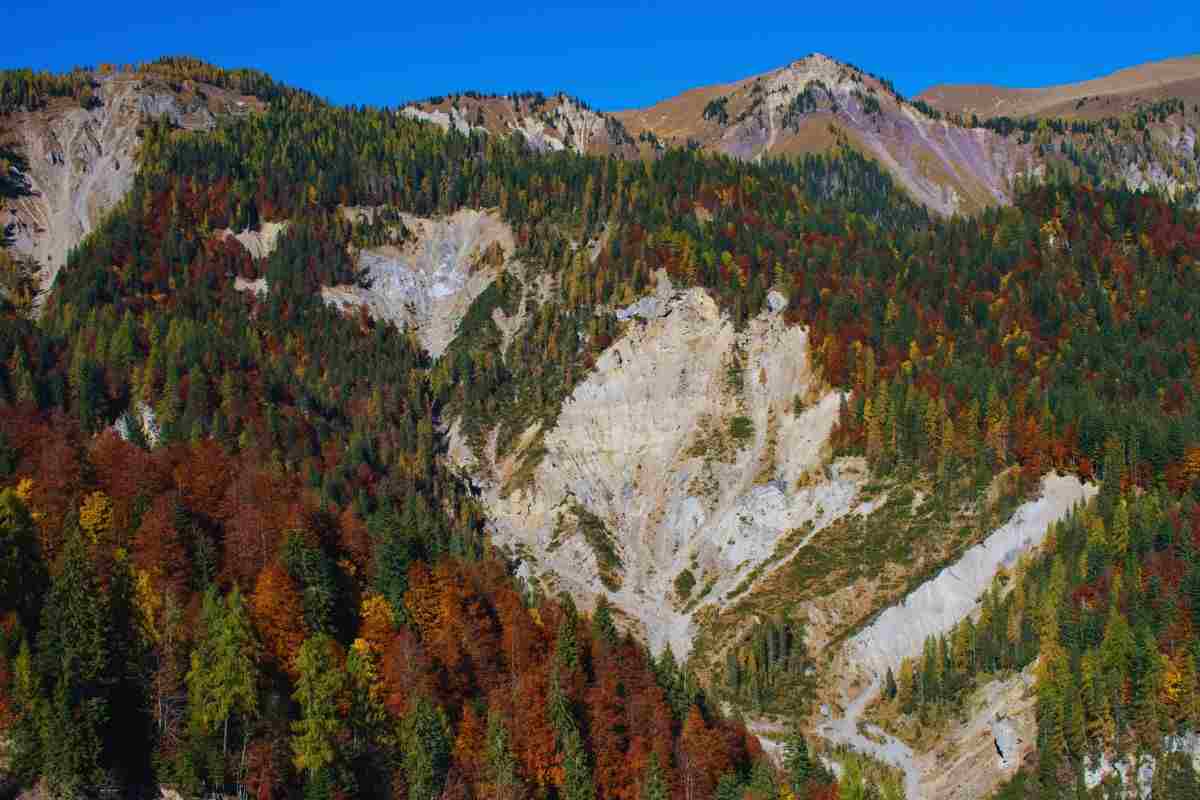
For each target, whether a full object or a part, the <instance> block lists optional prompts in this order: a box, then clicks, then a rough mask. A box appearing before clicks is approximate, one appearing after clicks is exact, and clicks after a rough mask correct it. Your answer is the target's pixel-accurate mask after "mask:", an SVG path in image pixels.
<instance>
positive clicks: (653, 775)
mask: <svg viewBox="0 0 1200 800" xmlns="http://www.w3.org/2000/svg"><path fill="white" fill-rule="evenodd" d="M670 796H671V795H670V792H669V790H668V788H667V783H666V780H664V778H663V770H662V764H660V763H659V760H658V755H657V754H656V755H653V756H651V758H650V763H649V765H648V766H647V767H646V771H645V774H644V775H643V777H642V792H641V794H640V795H639V800H668V798H669V797H670Z"/></svg>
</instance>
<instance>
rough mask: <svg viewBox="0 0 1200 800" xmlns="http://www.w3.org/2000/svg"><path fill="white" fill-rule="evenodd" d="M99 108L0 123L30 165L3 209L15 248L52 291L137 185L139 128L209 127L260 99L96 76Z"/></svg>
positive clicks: (72, 107)
mask: <svg viewBox="0 0 1200 800" xmlns="http://www.w3.org/2000/svg"><path fill="white" fill-rule="evenodd" d="M96 79H97V80H98V82H99V88H98V89H97V92H96V96H97V98H98V99H99V101H100V102H99V103H98V104H97V105H96V106H95V107H93V108H90V109H85V108H82V107H80V106H79V105H78V104H76V103H74V102H68V101H62V102H59V103H57V104H55V105H52V106H51V107H49V108H46V109H42V110H39V111H34V112H21V113H16V114H13V115H11V116H9V117H7V118H4V119H0V129H2V130H3V131H4V132H5V134H6V136H7V137H8V138H9V139H11V140H13V141H14V142H15V145H16V148H17V150H18V151H19V152H20V153H21V154H22V155H23V156H24V157H25V158H26V160H27V161H28V166H29V168H28V171H27V172H26V173H25V174H24V178H25V180H26V182H27V184H28V187H29V193H28V194H27V195H26V196H24V197H19V198H16V199H15V200H13V201H12V202H10V203H9V204H8V207H7V208H4V209H0V225H9V224H11V225H12V226H13V237H14V243H15V246H16V249H17V250H18V251H20V252H22V253H26V254H28V255H31V256H33V257H34V258H35V259H36V260H37V261H38V262H39V263H40V264H41V265H42V278H43V281H44V285H45V286H46V287H49V286H50V284H51V283H53V281H54V277H55V275H57V274H58V270H59V269H60V268H61V267H62V265H63V264H64V263H65V262H66V259H67V254H68V253H69V252H70V250H71V248H73V247H74V246H75V245H77V244H79V242H80V241H81V240H82V239H83V237H84V236H86V235H87V234H88V233H90V232H91V231H92V230H93V229H94V228H95V227H96V225H97V224H98V223H99V221H100V220H101V219H102V218H103V216H104V215H105V214H106V213H107V212H108V210H109V209H111V208H112V207H113V206H114V205H116V204H117V203H118V202H119V201H120V200H121V198H122V197H124V196H125V193H126V192H128V191H129V188H130V186H132V184H133V178H134V174H135V173H136V171H137V163H136V157H137V149H138V142H139V138H138V128H139V126H140V125H141V123H142V122H143V121H144V120H146V119H149V118H156V117H164V116H165V117H167V118H168V119H170V121H171V123H172V124H173V125H176V126H178V127H181V128H187V129H208V128H211V127H212V126H213V125H214V124H215V123H216V119H217V117H218V116H220V115H222V114H241V113H250V112H251V111H252V110H253V109H254V108H255V107H256V106H257V101H255V100H253V98H240V97H238V96H235V95H232V94H231V93H229V92H225V91H223V90H220V89H216V88H214V87H211V86H200V85H191V84H189V85H186V86H184V87H182V88H172V87H169V86H167V85H166V84H164V83H162V82H159V81H154V80H149V79H143V78H141V77H137V76H130V75H123V74H118V75H105V76H96Z"/></svg>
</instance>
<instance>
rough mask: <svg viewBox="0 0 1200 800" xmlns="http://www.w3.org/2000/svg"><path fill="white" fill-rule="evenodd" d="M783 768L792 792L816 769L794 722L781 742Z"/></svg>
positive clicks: (806, 744)
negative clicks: (789, 731)
mask: <svg viewBox="0 0 1200 800" xmlns="http://www.w3.org/2000/svg"><path fill="white" fill-rule="evenodd" d="M783 769H784V772H785V773H786V774H787V779H788V782H789V783H790V784H791V786H792V791H793V792H799V791H800V787H801V786H803V785H804V783H805V782H806V781H808V779H809V778H811V777H813V775H814V774H816V771H817V765H816V763H815V762H814V761H813V759H812V756H811V755H810V754H809V752H808V742H807V741H805V739H804V734H803V733H801V731H800V726H799V724H796V725H795V726H794V727H793V728H792V731H791V733H789V734H788V737H787V739H786V740H785V741H784V743H783Z"/></svg>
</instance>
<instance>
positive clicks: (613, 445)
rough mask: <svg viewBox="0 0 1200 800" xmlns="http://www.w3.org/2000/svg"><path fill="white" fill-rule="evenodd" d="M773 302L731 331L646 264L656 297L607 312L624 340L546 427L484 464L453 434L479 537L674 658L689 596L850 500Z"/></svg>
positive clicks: (833, 401) (812, 384) (849, 478)
mask: <svg viewBox="0 0 1200 800" xmlns="http://www.w3.org/2000/svg"><path fill="white" fill-rule="evenodd" d="M772 300H773V302H772V308H773V309H776V310H768V311H766V312H764V313H763V314H762V315H761V316H759V317H758V318H756V319H754V320H753V321H752V322H751V323H750V325H749V326H747V329H746V330H744V331H741V332H739V331H736V330H735V329H734V327H733V325H732V323H731V322H730V321H729V320H728V319H726V318H725V317H723V316H722V315H721V314H720V313H719V311H718V309H717V307H716V304H715V303H714V302H713V300H712V298H711V297H709V296H708V294H707V293H706V292H705V291H704V290H702V289H690V290H687V291H675V290H674V289H673V288H672V287H671V286H670V284H669V282H667V281H666V279H665V277H660V283H659V288H658V291H657V293H656V294H654V295H652V296H649V297H647V298H644V299H643V300H641V301H639V302H638V303H636V304H635V305H634V306H631V307H629V308H627V309H623V310H621V311H619V312H618V317H619V318H623V319H625V320H626V321H627V325H628V327H627V329H626V331H625V333H624V335H623V336H622V337H621V338H620V339H619V340H618V341H616V342H615V343H614V344H613V345H612V346H610V347H609V349H608V350H607V351H605V352H604V354H603V355H602V356H601V357H600V358H599V359H598V361H597V363H596V367H595V369H594V371H593V372H592V373H591V374H590V375H589V376H588V377H587V379H586V380H585V381H583V383H581V384H580V385H579V386H578V387H577V388H576V389H575V391H574V393H573V394H572V395H571V397H570V398H569V399H568V400H567V402H566V403H564V405H563V408H562V411H561V413H560V415H559V417H558V420H557V423H556V424H555V425H554V427H553V428H552V429H550V430H544V431H543V430H540V429H537V428H536V427H535V428H532V429H530V430H529V431H527V432H526V434H525V436H524V437H523V440H522V445H523V447H522V448H519V449H518V452H516V453H513V454H512V455H510V456H508V457H507V458H504V459H501V460H500V461H499V463H492V457H490V456H489V457H485V459H484V460H485V462H487V463H483V464H480V463H478V462H477V460H476V458H475V456H474V455H473V454H472V453H471V451H470V449H469V448H468V447H467V446H466V444H465V443H464V442H463V441H462V440H461V439H460V438H458V437H457V436H456V435H454V434H455V431H452V443H451V447H450V457H451V458H453V459H455V460H456V461H457V462H458V463H459V464H460V465H461V466H463V467H465V468H467V469H469V470H470V471H471V472H472V474H473V476H475V478H476V480H478V481H479V482H480V483H481V484H482V486H483V488H484V501H485V504H486V505H487V507H488V511H489V514H490V516H491V519H492V520H493V521H494V525H495V531H494V537H495V541H496V542H497V543H498V544H500V545H507V546H508V547H510V548H511V550H512V552H513V553H514V554H517V555H518V556H519V557H520V558H521V560H522V561H523V566H522V571H523V573H524V574H525V575H526V576H527V577H528V578H529V579H530V580H531V581H534V582H540V583H541V584H542V585H543V587H544V588H545V589H547V590H550V591H554V590H567V591H570V592H571V593H573V594H575V595H576V596H578V597H579V598H580V599H581V600H582V601H583V602H584V603H585V604H587V605H590V604H591V603H592V602H593V601H594V598H595V597H597V596H598V595H600V594H605V595H607V596H608V597H609V598H610V600H611V601H612V603H613V604H614V606H615V607H616V608H617V609H618V611H619V612H620V613H623V614H624V615H625V616H626V618H627V620H628V621H629V622H630V623H631V624H632V625H633V627H635V628H636V629H638V630H639V631H640V632H641V633H642V634H643V635H644V636H645V638H646V640H647V641H648V642H649V643H650V644H651V647H652V648H653V649H655V650H661V649H662V648H663V647H664V646H665V645H667V644H669V645H670V646H671V647H672V649H673V650H674V651H675V652H676V653H677V654H686V653H687V652H688V650H689V649H690V646H691V641H690V640H691V636H690V630H691V620H692V617H693V615H694V614H695V613H696V611H697V610H698V609H700V608H702V607H704V606H705V605H707V604H709V603H716V602H720V601H721V599H722V598H723V596H724V595H725V594H726V593H727V592H730V591H732V590H734V589H735V588H736V587H737V586H738V585H739V583H741V582H742V581H743V580H746V579H747V577H748V576H750V575H751V573H752V572H753V571H754V570H755V568H756V567H759V565H761V564H763V562H764V561H767V560H768V559H769V558H770V557H771V556H772V555H773V554H774V553H775V549H776V547H777V545H778V544H779V543H780V542H781V541H782V540H783V538H784V537H785V535H786V534H787V533H788V532H790V531H794V530H796V529H800V528H805V527H810V528H811V529H812V530H819V529H820V528H822V527H824V526H825V525H827V524H829V523H830V522H831V521H832V520H834V519H836V518H838V517H839V516H841V515H843V514H846V513H848V512H849V511H850V509H852V508H853V507H854V505H855V497H856V494H857V490H858V487H859V484H860V482H861V480H862V479H863V478H864V477H865V476H864V475H863V473H862V471H861V470H860V469H857V468H856V465H851V464H829V463H828V461H827V458H828V452H827V448H826V442H827V440H828V437H829V434H830V432H831V430H832V428H833V424H834V422H835V420H836V417H837V408H838V404H839V395H838V393H836V392H834V391H832V390H830V389H828V388H827V387H825V386H824V385H822V383H821V382H820V381H819V380H818V379H817V378H816V377H815V376H814V375H813V374H812V372H811V369H810V364H809V361H808V348H807V340H806V335H805V332H804V330H803V329H800V328H795V327H792V328H789V327H787V326H786V325H785V324H784V322H783V320H782V318H781V317H780V316H779V314H778V311H777V310H778V309H780V308H781V307H782V304H783V303H782V301H783V298H782V297H781V296H778V295H775V296H773V298H772ZM536 448H541V449H542V450H543V451H544V452H543V454H542V456H541V460H540V463H538V466H537V467H536V469H534V470H533V471H532V474H525V475H524V476H522V474H521V472H522V465H523V464H527V463H528V462H527V461H526V460H525V459H526V457H527V455H528V453H527V452H522V450H524V451H528V450H531V449H536ZM685 572H687V573H689V574H690V576H691V581H694V586H691V587H687V588H689V590H688V591H683V590H681V588H680V587H681V586H682V587H686V586H687V584H688V583H689V579H687V578H684V579H682V581H683V582H682V583H679V581H680V580H681V579H680V576H681V574H683V573H685Z"/></svg>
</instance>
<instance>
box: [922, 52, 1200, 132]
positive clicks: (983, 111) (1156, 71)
mask: <svg viewBox="0 0 1200 800" xmlns="http://www.w3.org/2000/svg"><path fill="white" fill-rule="evenodd" d="M915 99H917V100H921V101H924V102H926V103H928V104H929V105H930V106H933V107H934V108H936V109H938V110H939V111H942V112H945V113H947V114H961V115H964V116H968V117H969V116H970V115H972V114H974V115H977V116H978V117H979V118H980V119H987V118H988V117H1038V118H1046V119H1050V118H1063V119H1086V120H1099V119H1104V118H1106V117H1118V116H1121V115H1122V114H1128V113H1132V112H1135V111H1137V110H1138V109H1139V108H1143V107H1145V106H1150V105H1153V104H1155V103H1158V102H1161V101H1163V100H1170V99H1179V100H1182V101H1184V102H1185V103H1186V104H1188V105H1195V104H1196V103H1200V56H1186V57H1183V58H1171V59H1167V60H1165V61H1156V62H1153V63H1149V64H1141V65H1138V66H1136V67H1129V68H1127V69H1122V70H1118V71H1117V72H1114V73H1112V74H1111V75H1106V76H1104V77H1102V78H1094V79H1092V80H1087V81H1080V82H1079V83H1067V84H1061V85H1058V86H1048V87H1045V88H1041V89H1010V88H1006V87H1003V86H993V85H989V84H953V83H947V84H938V85H936V86H931V87H929V88H928V89H926V90H924V91H923V92H921V93H920V94H918V95H917V96H916V98H915Z"/></svg>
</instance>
